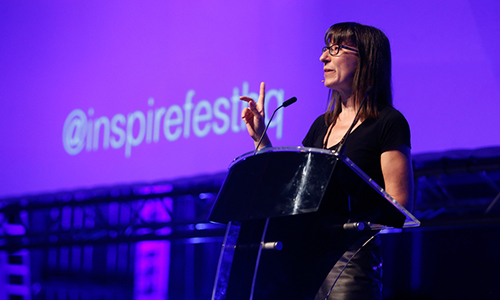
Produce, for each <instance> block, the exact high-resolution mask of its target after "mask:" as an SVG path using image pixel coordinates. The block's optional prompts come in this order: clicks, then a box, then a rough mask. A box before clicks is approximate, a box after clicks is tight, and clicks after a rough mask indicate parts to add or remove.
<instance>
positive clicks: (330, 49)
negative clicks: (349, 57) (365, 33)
mask: <svg viewBox="0 0 500 300" xmlns="http://www.w3.org/2000/svg"><path fill="white" fill-rule="evenodd" d="M335 46H338V50H337V53H335V54H333V53H332V50H333V47H335ZM340 49H347V50H351V51H354V52H356V53H359V51H358V50H357V49H354V48H351V47H347V46H344V45H340V44H336V45H331V46H330V47H323V48H322V51H323V52H322V53H325V51H326V50H328V53H330V55H331V56H335V55H338V54H339V52H340Z"/></svg>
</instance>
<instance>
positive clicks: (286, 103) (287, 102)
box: [283, 97, 297, 107]
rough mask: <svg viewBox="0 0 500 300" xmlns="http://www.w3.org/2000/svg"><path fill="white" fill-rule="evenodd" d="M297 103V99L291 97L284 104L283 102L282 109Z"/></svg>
mask: <svg viewBox="0 0 500 300" xmlns="http://www.w3.org/2000/svg"><path fill="white" fill-rule="evenodd" d="M296 101H297V97H292V98H290V99H288V100H286V101H285V102H283V107H287V106H289V105H292V104H294V103H295V102H296Z"/></svg>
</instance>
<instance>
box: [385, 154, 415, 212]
mask: <svg viewBox="0 0 500 300" xmlns="http://www.w3.org/2000/svg"><path fill="white" fill-rule="evenodd" d="M380 162H381V165H382V174H383V175H384V183H385V190H386V191H387V193H388V194H389V195H391V196H392V197H393V198H394V199H396V201H398V202H399V203H400V204H401V205H403V206H404V207H405V208H406V209H408V210H409V211H411V210H412V209H413V167H412V161H411V151H410V147H408V146H400V147H398V148H397V149H393V150H389V151H386V152H384V153H382V155H381V157H380Z"/></svg>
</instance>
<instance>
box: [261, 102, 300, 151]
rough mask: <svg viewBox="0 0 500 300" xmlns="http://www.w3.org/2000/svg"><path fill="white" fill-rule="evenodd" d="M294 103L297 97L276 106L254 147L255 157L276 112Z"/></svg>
mask: <svg viewBox="0 0 500 300" xmlns="http://www.w3.org/2000/svg"><path fill="white" fill-rule="evenodd" d="M295 102H297V97H292V98H290V99H288V100H286V101H285V102H283V104H281V105H280V106H278V107H277V108H276V109H275V110H274V112H273V114H272V115H271V118H270V119H269V122H267V126H266V129H264V132H263V133H262V136H261V137H260V140H259V143H258V144H257V147H255V151H254V153H253V154H254V155H255V153H257V150H258V149H259V146H260V144H261V143H262V139H263V138H264V136H266V132H267V129H268V128H269V125H271V121H272V120H273V118H274V114H275V113H276V112H277V111H278V109H280V108H282V107H287V106H290V105H292V104H294V103H295Z"/></svg>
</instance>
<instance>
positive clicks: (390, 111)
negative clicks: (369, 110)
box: [378, 106, 406, 122]
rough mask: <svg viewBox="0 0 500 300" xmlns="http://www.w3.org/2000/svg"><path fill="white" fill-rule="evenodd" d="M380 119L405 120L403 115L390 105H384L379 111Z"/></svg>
mask: <svg viewBox="0 0 500 300" xmlns="http://www.w3.org/2000/svg"><path fill="white" fill-rule="evenodd" d="M378 119H379V120H380V121H390V120H400V121H404V122H406V118H405V116H404V115H403V114H402V113H401V112H400V111H399V110H397V109H395V108H394V107H392V106H385V107H384V108H382V109H381V110H380V111H379V116H378Z"/></svg>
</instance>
